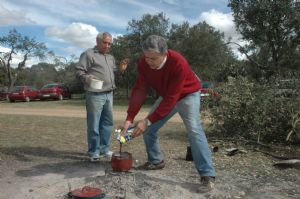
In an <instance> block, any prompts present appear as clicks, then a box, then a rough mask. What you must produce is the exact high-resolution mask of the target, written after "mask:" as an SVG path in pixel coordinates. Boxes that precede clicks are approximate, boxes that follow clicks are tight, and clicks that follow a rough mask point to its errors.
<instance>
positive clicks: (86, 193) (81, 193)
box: [71, 186, 102, 198]
mask: <svg viewBox="0 0 300 199" xmlns="http://www.w3.org/2000/svg"><path fill="white" fill-rule="evenodd" d="M101 193H102V191H101V189H98V188H94V187H89V186H85V187H83V188H82V189H75V190H73V191H71V194H72V196H75V197H81V198H89V197H96V196H100V195H101Z"/></svg>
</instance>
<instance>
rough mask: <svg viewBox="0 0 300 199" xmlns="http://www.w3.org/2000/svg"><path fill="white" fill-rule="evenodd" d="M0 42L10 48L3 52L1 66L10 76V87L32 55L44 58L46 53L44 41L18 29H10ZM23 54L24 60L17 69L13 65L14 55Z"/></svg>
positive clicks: (0, 58)
mask: <svg viewBox="0 0 300 199" xmlns="http://www.w3.org/2000/svg"><path fill="white" fill-rule="evenodd" d="M0 44H1V45H3V46H4V47H7V48H9V49H10V50H9V51H8V52H1V57H0V60H1V62H0V63H1V67H4V70H5V73H6V75H7V78H8V84H9V88H10V89H11V88H12V87H13V86H14V84H15V82H16V80H17V78H18V74H19V73H20V71H21V70H23V69H24V68H25V66H26V62H27V61H28V59H30V58H31V57H38V58H40V59H42V58H44V57H45V55H46V50H47V48H46V46H45V44H44V43H40V42H37V41H36V40H35V39H33V38H29V37H27V36H22V35H21V34H20V33H18V32H17V30H16V29H13V30H10V31H9V34H8V36H3V37H1V38H0ZM17 54H18V55H19V54H20V55H21V56H22V60H21V61H20V62H19V63H18V66H17V67H16V69H14V68H13V67H12V60H13V56H14V55H17Z"/></svg>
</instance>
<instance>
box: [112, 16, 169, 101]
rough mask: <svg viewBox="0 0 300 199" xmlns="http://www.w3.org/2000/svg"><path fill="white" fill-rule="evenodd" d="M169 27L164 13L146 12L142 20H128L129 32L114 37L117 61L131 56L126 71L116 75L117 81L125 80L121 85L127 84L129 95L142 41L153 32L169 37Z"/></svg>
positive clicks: (113, 49) (113, 52) (113, 51)
mask: <svg viewBox="0 0 300 199" xmlns="http://www.w3.org/2000/svg"><path fill="white" fill-rule="evenodd" d="M168 29H169V19H167V18H166V16H165V14H164V13H158V14H157V15H150V14H145V15H143V16H142V18H141V19H140V20H136V19H133V20H131V21H130V22H128V27H127V31H128V32H129V33H128V34H126V35H124V36H120V37H118V38H116V39H114V44H113V46H112V48H111V51H112V54H113V55H114V56H115V58H116V60H117V62H119V61H120V60H121V59H123V58H124V57H129V58H130V64H129V67H128V68H127V70H126V73H125V74H124V75H123V76H121V77H116V78H119V79H118V81H117V82H124V84H123V83H121V84H120V85H121V86H123V85H124V86H126V90H127V92H126V93H127V96H128V95H129V88H131V87H132V84H133V82H134V80H135V73H136V71H135V65H136V63H137V60H138V59H139V57H140V54H141V52H142V49H141V44H142V42H143V41H144V40H145V39H146V38H147V37H148V36H149V35H151V34H156V35H160V36H163V37H167V35H168ZM119 80H120V81H119Z"/></svg>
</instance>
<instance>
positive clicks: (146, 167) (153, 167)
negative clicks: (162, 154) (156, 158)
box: [137, 160, 165, 170]
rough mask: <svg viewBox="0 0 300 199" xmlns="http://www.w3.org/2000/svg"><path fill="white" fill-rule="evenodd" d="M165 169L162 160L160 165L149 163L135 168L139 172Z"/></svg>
mask: <svg viewBox="0 0 300 199" xmlns="http://www.w3.org/2000/svg"><path fill="white" fill-rule="evenodd" d="M164 167H165V162H164V161H163V160H162V161H161V162H160V163H157V164H152V163H150V162H146V163H145V164H143V165H140V166H138V167H137V169H140V170H158V169H163V168H164Z"/></svg>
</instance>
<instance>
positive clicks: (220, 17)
mask: <svg viewBox="0 0 300 199" xmlns="http://www.w3.org/2000/svg"><path fill="white" fill-rule="evenodd" d="M200 21H205V22H206V23H208V24H209V25H211V26H213V27H214V28H216V29H217V30H219V31H220V32H224V36H225V39H229V38H231V41H232V42H235V43H237V44H239V45H241V46H243V45H245V41H242V40H241V35H240V34H239V33H238V32H237V31H236V30H235V25H234V21H233V16H232V13H222V12H218V11H216V10H214V9H212V10H210V11H208V12H203V13H201V15H200ZM230 47H231V48H232V50H233V52H234V54H235V55H237V57H238V58H239V59H244V58H245V56H244V55H243V54H241V53H240V52H239V51H238V48H239V46H238V45H236V44H230Z"/></svg>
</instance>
